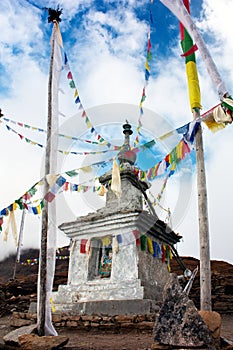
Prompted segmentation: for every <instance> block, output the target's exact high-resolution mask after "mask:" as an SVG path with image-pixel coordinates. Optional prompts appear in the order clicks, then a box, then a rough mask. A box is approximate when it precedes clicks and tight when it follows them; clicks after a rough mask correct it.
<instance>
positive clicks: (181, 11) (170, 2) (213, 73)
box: [160, 0, 228, 100]
mask: <svg viewBox="0 0 233 350" xmlns="http://www.w3.org/2000/svg"><path fill="white" fill-rule="evenodd" d="M160 2H162V3H163V4H164V5H165V6H166V7H167V8H168V9H169V10H170V11H171V12H172V13H173V14H174V15H175V16H176V17H177V18H178V19H179V21H180V22H181V23H182V24H183V25H184V27H185V28H186V29H187V31H188V33H189V35H190V36H191V37H192V39H193V41H194V42H195V43H196V44H197V46H198V50H199V51H200V54H201V56H202V59H203V61H204V63H205V65H206V68H207V71H208V73H209V75H210V77H211V79H212V82H213V84H214V85H215V86H216V88H217V91H218V94H219V97H220V100H222V99H223V97H224V95H225V94H227V93H228V91H227V88H226V86H225V83H224V82H223V80H222V78H221V76H220V74H219V72H218V70H217V67H216V65H215V63H214V61H213V59H212V57H211V56H210V53H209V51H208V49H207V47H206V44H205V42H204V40H203V39H202V36H201V34H200V33H199V31H198V29H197V27H196V25H195V23H194V22H193V20H192V18H191V16H190V14H189V13H188V11H187V9H186V7H185V6H184V4H183V1H182V0H160Z"/></svg>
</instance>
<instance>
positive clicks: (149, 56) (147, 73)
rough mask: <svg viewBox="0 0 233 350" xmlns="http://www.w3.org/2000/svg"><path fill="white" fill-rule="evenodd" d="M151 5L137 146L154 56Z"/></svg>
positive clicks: (135, 142)
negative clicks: (152, 50)
mask: <svg viewBox="0 0 233 350" xmlns="http://www.w3.org/2000/svg"><path fill="white" fill-rule="evenodd" d="M151 4H152V2H151V3H150V25H149V29H148V36H147V53H146V62H145V82H144V86H143V89H142V96H141V99H140V103H139V118H138V125H137V128H136V130H137V135H136V138H135V141H134V144H135V145H138V144H139V135H140V134H141V133H140V132H141V127H142V116H143V102H144V101H145V99H146V87H147V85H148V82H149V78H150V64H149V62H150V61H151V60H152V54H151V47H152V45H151V40H150V32H151V24H152V23H153V19H152V11H151Z"/></svg>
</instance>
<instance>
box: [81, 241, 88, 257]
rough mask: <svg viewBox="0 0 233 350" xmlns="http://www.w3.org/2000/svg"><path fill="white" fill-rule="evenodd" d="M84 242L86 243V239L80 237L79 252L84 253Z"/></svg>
mask: <svg viewBox="0 0 233 350" xmlns="http://www.w3.org/2000/svg"><path fill="white" fill-rule="evenodd" d="M86 244H87V239H84V238H83V239H81V243H80V253H82V254H85V253H86Z"/></svg>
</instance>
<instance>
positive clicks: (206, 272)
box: [193, 109, 212, 311]
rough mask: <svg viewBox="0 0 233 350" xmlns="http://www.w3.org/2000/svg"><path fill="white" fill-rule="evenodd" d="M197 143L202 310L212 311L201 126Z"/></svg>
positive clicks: (197, 113)
mask: <svg viewBox="0 0 233 350" xmlns="http://www.w3.org/2000/svg"><path fill="white" fill-rule="evenodd" d="M193 117H194V119H197V118H199V117H200V110H199V109H196V110H193ZM195 141H196V167H197V194H198V221H199V244H200V308H201V310H205V311H211V310H212V305H211V268H210V243H209V221H208V204H207V188H206V175H205V161H204V151H203V139H202V128H201V125H200V126H199V128H198V131H197V133H196V136H195Z"/></svg>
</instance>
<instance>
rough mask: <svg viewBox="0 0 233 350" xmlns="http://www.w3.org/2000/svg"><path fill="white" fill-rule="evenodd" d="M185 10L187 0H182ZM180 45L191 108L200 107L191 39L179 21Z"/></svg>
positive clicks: (187, 6) (187, 5)
mask: <svg viewBox="0 0 233 350" xmlns="http://www.w3.org/2000/svg"><path fill="white" fill-rule="evenodd" d="M183 2H184V5H185V7H186V8H187V11H188V12H190V10H189V0H183ZM180 35H181V47H182V50H183V53H184V57H185V63H186V74H187V81H188V90H189V101H190V106H191V109H194V108H198V109H200V108H201V95H200V87H199V80H198V74H197V67H196V58H195V53H194V50H193V40H192V38H191V36H190V35H189V33H188V32H187V30H186V28H184V26H183V24H182V23H180Z"/></svg>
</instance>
